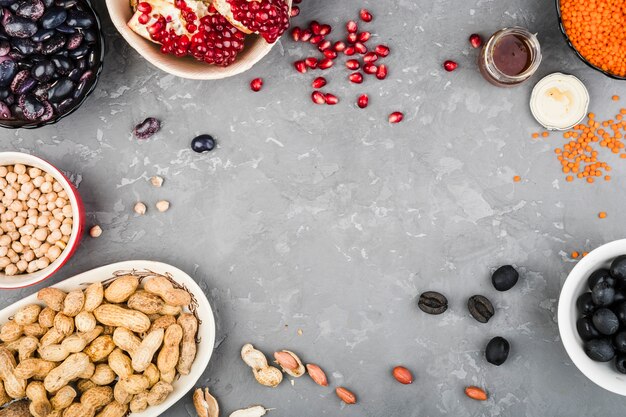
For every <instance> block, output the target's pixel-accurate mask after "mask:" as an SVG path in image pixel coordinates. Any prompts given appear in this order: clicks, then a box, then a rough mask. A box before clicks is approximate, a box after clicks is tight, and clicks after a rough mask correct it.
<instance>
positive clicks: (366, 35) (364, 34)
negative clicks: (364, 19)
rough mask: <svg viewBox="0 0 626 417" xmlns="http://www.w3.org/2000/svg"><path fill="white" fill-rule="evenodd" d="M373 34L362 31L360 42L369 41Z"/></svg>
mask: <svg viewBox="0 0 626 417" xmlns="http://www.w3.org/2000/svg"><path fill="white" fill-rule="evenodd" d="M371 36H372V34H371V33H369V32H361V33H359V35H358V39H359V42H367V41H369V40H370V37H371Z"/></svg>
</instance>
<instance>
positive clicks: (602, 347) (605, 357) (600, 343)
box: [584, 339, 615, 362]
mask: <svg viewBox="0 0 626 417" xmlns="http://www.w3.org/2000/svg"><path fill="white" fill-rule="evenodd" d="M584 349H585V353H586V354H587V356H589V357H590V358H591V359H593V360H594V361H598V362H608V361H610V360H611V359H613V358H614V357H615V349H613V345H612V344H611V341H610V340H609V339H593V340H588V341H587V342H585V346H584Z"/></svg>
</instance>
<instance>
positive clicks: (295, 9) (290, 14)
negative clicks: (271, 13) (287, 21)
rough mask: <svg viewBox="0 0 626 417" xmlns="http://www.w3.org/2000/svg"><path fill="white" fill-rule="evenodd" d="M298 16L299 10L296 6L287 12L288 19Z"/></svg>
mask: <svg viewBox="0 0 626 417" xmlns="http://www.w3.org/2000/svg"><path fill="white" fill-rule="evenodd" d="M299 14H300V8H299V7H298V6H292V7H291V11H290V12H289V16H290V17H296V16H298V15H299Z"/></svg>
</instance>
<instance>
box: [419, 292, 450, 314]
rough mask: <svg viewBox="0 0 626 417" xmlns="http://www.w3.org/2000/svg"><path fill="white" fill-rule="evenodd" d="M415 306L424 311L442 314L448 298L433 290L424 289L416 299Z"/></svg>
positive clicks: (446, 306)
mask: <svg viewBox="0 0 626 417" xmlns="http://www.w3.org/2000/svg"><path fill="white" fill-rule="evenodd" d="M417 306H418V307H419V309H420V310H422V311H423V312H424V313H428V314H442V313H443V312H445V311H446V310H447V309H448V299H447V298H446V297H445V296H444V295H443V294H440V293H438V292H435V291H426V292H425V293H422V294H421V295H420V298H419V299H418V300H417Z"/></svg>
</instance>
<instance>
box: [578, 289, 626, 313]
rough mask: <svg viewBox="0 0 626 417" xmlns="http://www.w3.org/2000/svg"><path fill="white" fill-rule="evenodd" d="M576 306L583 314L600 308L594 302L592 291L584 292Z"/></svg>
mask: <svg viewBox="0 0 626 417" xmlns="http://www.w3.org/2000/svg"><path fill="white" fill-rule="evenodd" d="M576 307H577V308H578V311H579V312H580V314H582V315H583V316H586V315H588V314H591V313H593V312H594V311H596V309H597V308H598V307H597V306H596V305H595V304H594V303H593V300H592V298H591V293H590V292H586V293H583V294H581V295H580V296H579V297H578V299H577V300H576ZM625 312H626V310H625Z"/></svg>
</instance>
